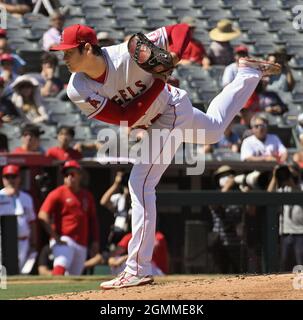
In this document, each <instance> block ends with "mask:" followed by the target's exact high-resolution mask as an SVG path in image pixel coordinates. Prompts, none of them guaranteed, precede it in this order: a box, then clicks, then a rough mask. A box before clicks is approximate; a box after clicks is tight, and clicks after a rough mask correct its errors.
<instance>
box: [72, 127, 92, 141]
mask: <svg viewBox="0 0 303 320" xmlns="http://www.w3.org/2000/svg"><path fill="white" fill-rule="evenodd" d="M94 138H96V137H95V135H94V134H93V133H92V130H91V128H90V126H77V127H76V128H75V137H74V139H75V140H77V141H86V140H91V139H94Z"/></svg>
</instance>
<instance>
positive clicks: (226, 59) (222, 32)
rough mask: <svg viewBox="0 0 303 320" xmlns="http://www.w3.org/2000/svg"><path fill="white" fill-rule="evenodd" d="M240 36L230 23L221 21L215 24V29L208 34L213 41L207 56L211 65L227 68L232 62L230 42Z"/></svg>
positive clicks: (232, 54)
mask: <svg viewBox="0 0 303 320" xmlns="http://www.w3.org/2000/svg"><path fill="white" fill-rule="evenodd" d="M240 35H241V31H240V30H239V29H236V28H233V26H232V22H231V21H230V20H228V19H222V20H220V21H219V22H218V23H217V27H216V28H214V29H212V30H211V31H210V32H209V37H210V39H211V40H213V41H212V42H211V44H210V47H209V52H208V54H207V56H208V58H209V59H210V64H212V65H223V66H228V65H229V64H231V63H232V62H233V61H234V50H233V47H232V46H231V44H230V41H231V40H233V39H236V38H238V37H239V36H240Z"/></svg>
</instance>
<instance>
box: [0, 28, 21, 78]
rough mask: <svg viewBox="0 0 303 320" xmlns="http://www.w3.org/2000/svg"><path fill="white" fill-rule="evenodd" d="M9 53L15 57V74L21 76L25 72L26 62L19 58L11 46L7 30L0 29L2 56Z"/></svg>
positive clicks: (0, 50) (0, 52)
mask: <svg viewBox="0 0 303 320" xmlns="http://www.w3.org/2000/svg"><path fill="white" fill-rule="evenodd" d="M3 53H9V54H11V55H12V56H13V72H14V73H17V74H21V73H22V72H23V69H24V66H25V65H26V62H25V61H24V60H23V59H22V58H21V57H20V56H18V55H17V54H16V53H15V52H13V51H12V49H11V48H10V46H9V43H8V39H7V34H6V30H5V29H1V28H0V55H2V54H3Z"/></svg>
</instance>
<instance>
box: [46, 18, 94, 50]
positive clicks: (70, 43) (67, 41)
mask: <svg viewBox="0 0 303 320" xmlns="http://www.w3.org/2000/svg"><path fill="white" fill-rule="evenodd" d="M85 43H90V44H91V45H97V44H98V39H97V35H96V31H95V30H94V29H92V28H90V27H88V26H85V25H81V24H74V25H71V26H69V27H66V28H64V29H63V32H62V35H61V41H60V43H59V44H58V45H54V46H52V47H50V50H52V51H57V50H68V49H73V48H77V47H79V46H80V45H81V44H85Z"/></svg>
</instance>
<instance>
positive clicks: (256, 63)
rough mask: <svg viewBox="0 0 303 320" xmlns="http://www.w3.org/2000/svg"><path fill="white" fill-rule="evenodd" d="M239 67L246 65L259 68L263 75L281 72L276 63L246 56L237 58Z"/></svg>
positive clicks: (279, 66)
mask: <svg viewBox="0 0 303 320" xmlns="http://www.w3.org/2000/svg"><path fill="white" fill-rule="evenodd" d="M241 67H248V68H254V69H257V70H260V71H261V72H262V75H263V76H270V75H274V74H279V73H281V65H280V64H278V63H273V62H269V61H266V60H258V59H253V58H247V57H246V58H240V59H239V68H241Z"/></svg>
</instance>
